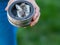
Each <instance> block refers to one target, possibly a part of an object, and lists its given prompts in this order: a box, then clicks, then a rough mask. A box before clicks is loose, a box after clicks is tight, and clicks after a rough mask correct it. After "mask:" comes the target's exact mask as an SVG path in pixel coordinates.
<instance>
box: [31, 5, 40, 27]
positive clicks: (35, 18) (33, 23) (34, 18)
mask: <svg viewBox="0 0 60 45" xmlns="http://www.w3.org/2000/svg"><path fill="white" fill-rule="evenodd" d="M35 6H36V7H35V15H34V16H33V19H32V21H31V23H30V26H34V25H35V24H36V23H37V22H38V20H39V17H40V9H39V7H38V6H37V5H35Z"/></svg>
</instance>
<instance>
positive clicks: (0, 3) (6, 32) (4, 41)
mask: <svg viewBox="0 0 60 45" xmlns="http://www.w3.org/2000/svg"><path fill="white" fill-rule="evenodd" d="M7 2H8V0H0V45H16V38H15V36H16V35H15V33H16V29H17V28H16V27H14V26H12V25H11V24H10V23H9V22H8V19H7V14H6V11H5V7H6V5H7Z"/></svg>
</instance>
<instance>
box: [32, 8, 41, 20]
mask: <svg viewBox="0 0 60 45" xmlns="http://www.w3.org/2000/svg"><path fill="white" fill-rule="evenodd" d="M39 13H40V9H39V8H38V7H36V8H35V15H34V16H33V20H35V19H36V18H37V17H38V14H39Z"/></svg>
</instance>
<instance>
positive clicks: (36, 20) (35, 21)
mask: <svg viewBox="0 0 60 45" xmlns="http://www.w3.org/2000/svg"><path fill="white" fill-rule="evenodd" d="M39 17H40V13H39V14H38V17H37V18H36V19H35V20H34V21H32V22H31V24H30V26H34V25H35V24H36V23H37V22H38V20H39Z"/></svg>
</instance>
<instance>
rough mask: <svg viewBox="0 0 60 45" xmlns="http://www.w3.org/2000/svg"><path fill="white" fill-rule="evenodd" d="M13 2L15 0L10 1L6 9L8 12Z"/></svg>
mask: <svg viewBox="0 0 60 45" xmlns="http://www.w3.org/2000/svg"><path fill="white" fill-rule="evenodd" d="M13 2H14V0H10V1H9V2H8V5H7V6H6V8H5V10H6V11H7V10H8V8H9V6H10V5H11V4H12V3H13Z"/></svg>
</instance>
